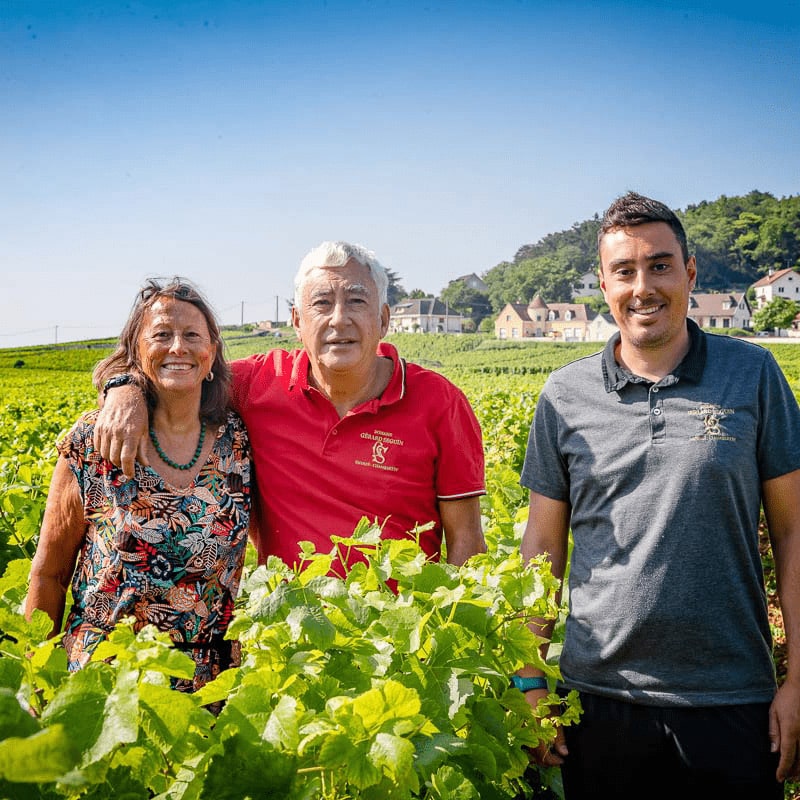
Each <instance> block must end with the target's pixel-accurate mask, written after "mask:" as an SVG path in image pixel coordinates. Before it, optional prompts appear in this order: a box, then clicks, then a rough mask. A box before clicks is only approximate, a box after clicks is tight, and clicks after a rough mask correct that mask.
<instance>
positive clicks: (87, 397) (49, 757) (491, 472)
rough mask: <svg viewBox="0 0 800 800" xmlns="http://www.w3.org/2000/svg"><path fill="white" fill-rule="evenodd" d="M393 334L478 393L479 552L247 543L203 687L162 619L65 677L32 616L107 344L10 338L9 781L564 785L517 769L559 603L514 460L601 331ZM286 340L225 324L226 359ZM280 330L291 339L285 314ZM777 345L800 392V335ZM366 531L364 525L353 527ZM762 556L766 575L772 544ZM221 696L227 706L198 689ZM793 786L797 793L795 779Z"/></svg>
mask: <svg viewBox="0 0 800 800" xmlns="http://www.w3.org/2000/svg"><path fill="white" fill-rule="evenodd" d="M389 341H393V342H394V343H395V344H397V346H398V348H399V349H400V352H401V354H402V355H404V356H405V357H406V358H407V359H409V360H411V361H415V362H417V363H421V364H423V365H425V366H428V367H430V368H432V369H436V370H438V371H441V372H442V373H443V374H445V375H446V376H448V377H449V378H451V379H452V380H453V381H454V382H455V383H456V384H457V385H459V386H460V387H461V388H462V389H463V390H464V392H465V393H466V394H467V396H468V397H469V399H470V401H471V402H472V403H473V406H474V408H475V411H476V414H477V415H478V418H479V420H480V423H481V426H482V429H483V434H484V446H485V452H486V470H487V490H488V491H487V495H486V496H485V497H484V498H483V499H482V504H483V505H482V509H483V514H484V526H485V531H486V538H487V543H488V545H489V553H487V554H486V555H485V556H482V557H478V558H477V559H476V560H475V563H474V564H470V565H468V566H466V567H462V568H455V567H450V566H448V565H444V564H442V565H432V564H431V565H423V564H421V563H420V561H419V559H418V553H417V551H416V548H415V546H414V545H413V543H411V544H410V545H409V546H402V547H401V546H397V544H395V545H393V546H392V547H385V548H380V547H379V548H378V550H377V551H376V552H374V553H373V554H372V555H371V556H370V558H369V563H368V566H367V567H364V568H363V569H362V570H361V571H360V572H359V573H358V574H353V573H351V574H350V575H349V576H348V578H347V579H346V580H345V581H340V580H338V579H333V578H328V577H326V572H327V563H328V562H327V561H326V556H325V554H319V555H318V556H316V557H314V558H312V559H310V562H309V564H308V565H307V567H306V569H304V570H303V571H301V572H300V573H299V574H293V573H291V572H290V571H288V570H287V569H286V568H285V567H283V566H282V565H280V564H271V565H270V568H269V569H264V568H260V569H258V570H256V569H255V568H254V563H253V562H254V559H253V554H252V551H250V552H249V556H248V567H247V576H248V577H247V580H246V581H245V584H244V586H243V590H242V595H241V597H240V600H239V603H238V616H237V619H236V621H235V623H234V627H233V630H234V631H235V633H236V635H237V636H238V638H239V639H240V641H241V642H242V646H243V652H244V662H243V666H242V668H241V669H240V670H231V671H229V672H227V673H224V674H223V676H222V677H220V678H219V679H217V680H216V681H214V682H212V683H211V684H210V685H209V686H208V687H206V689H204V690H203V692H202V693H201V694H198V695H182V694H178V693H175V692H172V691H170V690H169V689H168V688H167V687H166V685H165V682H166V680H167V676H168V675H176V674H182V672H181V671H184V672H185V671H186V669H187V664H186V663H185V659H186V657H185V656H183V655H182V654H180V653H177V652H176V651H174V650H173V649H172V648H170V647H169V646H168V645H167V644H165V643H164V641H163V638H162V637H160V636H157V635H155V634H153V633H141V634H139V635H138V636H134V635H133V634H132V632H131V631H130V629H129V628H128V627H126V626H125V625H120V626H119V627H118V629H117V631H116V632H115V633H114V634H112V636H111V637H110V640H109V643H108V644H107V645H105V646H104V647H105V650H104V651H102V655H103V656H104V658H105V660H102V659H98V660H97V661H96V662H93V663H92V664H90V665H89V667H87V668H86V669H84V670H83V671H81V672H80V673H76V674H75V675H73V676H68V675H67V673H66V671H65V663H64V656H63V651H62V650H60V648H57V647H55V648H54V647H53V644H52V643H46V642H45V641H44V640H45V638H46V632H47V629H48V624H47V623H46V622H45V621H43V620H42V619H41V618H39V617H38V615H37V617H36V618H34V620H33V621H32V622H31V623H27V622H25V620H24V619H23V618H22V617H21V616H20V614H19V609H20V603H21V600H22V598H23V596H24V592H25V584H26V578H27V571H28V567H29V559H30V557H31V556H32V555H33V552H34V549H35V545H36V537H37V534H38V530H39V525H40V521H41V515H42V512H43V508H44V502H45V498H46V491H47V485H48V482H49V478H50V475H51V472H52V468H53V464H54V460H55V450H54V442H55V441H56V439H57V438H58V436H59V435H60V434H61V433H62V432H63V431H64V430H65V429H66V428H67V427H68V426H69V425H71V424H72V422H73V421H74V420H75V418H76V417H77V416H78V414H79V413H80V412H81V411H82V410H85V409H88V408H91V407H93V406H94V404H95V400H96V393H95V390H94V389H93V387H92V385H91V370H92V368H93V366H94V364H95V363H96V362H97V361H98V360H99V359H100V358H102V357H103V356H104V355H106V354H107V352H108V351H109V346H110V345H109V343H98V344H93V345H92V346H90V347H89V346H86V345H85V344H76V345H73V346H67V345H62V346H60V347H32V348H25V349H17V350H0V433H1V435H0V571H2V569H5V568H6V566H7V565H8V568H7V569H6V572H5V576H4V577H3V578H2V579H0V797H3V798H26V800H27V798H60V797H69V798H78V797H80V798H97V799H98V800H99V798H111V797H126V798H131V799H133V798H140V797H141V798H149V797H156V798H163V799H164V800H167V798H170V799H171V800H178V799H182V800H191V799H193V798H198V800H199V799H200V798H205V797H212V796H214V797H227V798H241V797H245V796H253V797H281V798H287V799H288V800H301V799H302V800H306V798H307V799H308V800H311V798H327V800H346V798H359V800H372V799H373V798H374V800H383V798H417V797H426V798H440V800H445V798H452V800H461V799H462V798H480V797H492V798H502V797H510V796H513V794H514V792H516V791H521V790H524V791H527V792H528V796H530V797H537V798H553V797H558V796H559V792H560V789H559V786H560V784H559V775H558V773H557V771H549V772H548V771H542V772H541V773H534V774H533V775H531V774H530V773H528V777H527V778H523V777H522V776H523V772H524V769H525V764H526V757H525V751H524V749H523V747H524V745H526V744H531V743H533V742H535V741H536V740H537V739H538V738H539V737H544V738H546V737H548V736H549V735H552V731H551V728H549V727H548V723H547V721H544V720H532V719H531V718H530V715H529V713H528V710H527V704H525V702H524V700H523V699H522V697H521V695H519V693H517V692H516V691H509V690H508V675H509V674H511V673H512V672H513V671H514V670H515V669H517V668H518V667H519V665H520V664H521V663H522V662H524V661H526V660H529V659H536V658H538V654H537V652H538V651H537V643H536V641H534V640H533V638H532V637H531V635H530V633H529V632H528V629H527V626H526V619H527V615H528V614H531V613H537V614H549V615H551V616H556V615H557V614H558V609H557V607H556V605H555V600H554V590H555V588H556V587H555V582H554V581H553V580H552V578H551V577H550V575H549V571H548V569H547V567H546V565H544V564H535V565H524V564H522V563H521V560H520V558H519V555H518V542H519V534H520V531H521V526H522V524H523V523H524V520H525V517H526V504H527V498H526V494H525V492H524V491H523V490H522V488H521V487H520V486H519V483H518V476H519V470H520V468H521V465H522V459H523V456H524V452H525V444H526V441H527V434H528V428H529V426H530V422H531V419H532V416H533V411H534V408H535V405H536V400H537V397H538V393H539V391H540V389H541V387H542V385H543V383H544V381H545V379H546V377H547V375H548V374H549V373H550V372H551V371H552V370H553V369H556V368H558V367H559V366H561V365H563V364H565V363H566V362H568V361H571V360H573V359H574V358H578V357H580V356H583V355H587V354H589V353H592V352H596V351H597V350H598V349H600V345H597V344H585V345H578V344H564V343H541V342H536V343H532V342H500V341H497V340H495V339H493V338H490V337H488V336H480V335H476V336H466V335H465V336H445V335H433V336H431V335H426V336H422V335H413V334H403V335H397V336H394V337H389ZM275 343H276V340H275V339H272V338H267V337H260V336H253V335H246V334H242V333H238V332H227V333H226V348H227V354H228V356H229V357H230V358H237V357H241V356H245V355H248V354H250V353H254V352H260V351H262V350H263V349H265V348H266V347H268V346H270V345H274V344H275ZM280 344H281V346H284V347H286V346H289V347H290V346H293V345H294V344H296V343H295V342H294V340H293V337H292V336H291V335H290V333H289V332H286V335H284V337H283V338H282V339H281V340H280ZM769 348H770V349H771V350H772V351H773V352H774V353H775V356H776V358H777V360H778V362H779V364H780V365H781V367H782V369H783V370H784V373H785V374H786V375H787V377H788V379H789V381H790V383H791V385H792V387H793V389H794V391H795V394H796V395H798V394H800V345H795V344H788V343H787V344H783V343H781V344H775V345H769ZM375 537H376V531H375V530H373V529H370V527H369V525H365V526H363V529H359V530H358V531H356V532H355V533H354V546H361V547H367V546H368V545H370V544H374V542H375ZM765 567H766V568H767V574H768V579H771V572H770V563H769V561H768V557H767V560H766V561H765ZM354 572H355V570H354ZM387 577H391V578H393V579H394V580H396V581H397V582H398V587H399V592H398V594H394V593H393V592H392V591H390V590H388V589H387V588H386V582H385V581H386V578H387ZM558 631H559V627H558V626H557V629H556V634H555V636H554V640H557V639H558V636H559V633H558ZM775 634H776V637H777V638H778V640H780V638H781V636H782V631H781V630H780V629H779V628H776V630H775ZM548 669H549V670H550V672H551V674H555V668H553V667H549V668H548ZM222 699H225V700H226V706H225V710H224V711H223V713H222V714H221V715H220V716H219V717H214V716H213V715H211V714H210V713H209V712H208V711H207V710H206V709H205V708H204V707H203V704H204V703H211V702H213V701H216V700H222ZM520 703H521V704H520ZM566 713H567V714H568V715H569V714H574V713H575V712H574V711H572V710H568V711H567V712H566ZM234 778H235V780H234ZM548 787H549V788H548ZM786 796H787V798H788V797H797V796H798V795H797V793H796V792H795V787H789V788H787V794H786Z"/></svg>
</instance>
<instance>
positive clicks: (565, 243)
mask: <svg viewBox="0 0 800 800" xmlns="http://www.w3.org/2000/svg"><path fill="white" fill-rule="evenodd" d="M675 211H676V213H677V214H678V216H679V217H680V218H681V220H682V221H683V224H684V226H685V227H686V234H687V237H688V240H689V250H690V252H691V253H694V254H695V255H696V256H697V266H698V282H697V288H698V290H699V291H705V292H709V291H714V290H726V289H745V288H747V287H748V286H749V285H750V284H752V283H754V282H755V281H757V280H758V279H759V278H760V277H762V276H763V275H765V274H766V273H767V272H768V271H769V270H770V269H776V270H777V269H785V268H786V267H798V268H800V195H792V196H789V197H783V198H781V199H777V198H776V197H774V196H773V195H771V194H769V193H767V192H759V191H752V192H750V193H749V194H747V195H744V196H743V197H726V196H725V195H723V196H721V197H719V198H717V199H716V200H713V201H710V202H709V201H703V202H702V203H698V204H697V205H690V206H688V207H687V208H686V209H675ZM599 227H600V217H599V216H598V215H595V217H594V218H593V219H590V220H586V221H584V222H576V223H575V224H574V225H573V226H572V227H571V228H570V229H569V230H566V231H561V232H559V233H550V234H548V235H547V236H545V237H544V238H542V239H541V240H540V241H538V242H537V243H536V244H526V245H523V246H522V247H520V248H519V250H518V251H517V254H516V255H515V256H514V260H513V261H510V262H509V261H506V262H503V263H501V264H498V265H497V266H495V267H492V268H491V269H490V270H489V271H488V272H487V273H486V274H485V275H484V280H485V281H486V283H487V284H488V286H489V296H490V298H491V301H492V307H493V308H494V309H496V310H497V309H499V308H501V307H502V306H503V305H504V304H505V303H506V302H509V301H513V302H516V301H520V302H528V301H529V300H530V299H531V298H532V297H533V296H534V295H535V294H536V293H537V292H538V293H539V294H541V295H542V297H543V298H544V299H545V300H546V301H547V302H559V301H562V302H563V301H566V300H568V299H569V296H570V290H571V286H572V283H573V282H574V281H575V280H576V279H577V278H578V277H579V276H580V275H582V274H584V273H585V272H587V271H588V270H590V269H596V268H597V231H598V229H599Z"/></svg>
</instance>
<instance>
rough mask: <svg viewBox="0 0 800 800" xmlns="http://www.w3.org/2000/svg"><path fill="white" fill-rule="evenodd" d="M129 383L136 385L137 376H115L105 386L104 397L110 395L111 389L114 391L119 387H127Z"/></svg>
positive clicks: (125, 373) (127, 373) (127, 374)
mask: <svg viewBox="0 0 800 800" xmlns="http://www.w3.org/2000/svg"><path fill="white" fill-rule="evenodd" d="M129 383H136V376H135V375H131V373H130V372H123V373H122V374H121V375H114V377H113V378H109V379H108V380H107V381H106V382H105V383H104V384H103V397H105V396H106V395H107V394H108V390H109V389H114V388H115V387H117V386H126V385H127V384H129Z"/></svg>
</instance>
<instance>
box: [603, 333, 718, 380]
mask: <svg viewBox="0 0 800 800" xmlns="http://www.w3.org/2000/svg"><path fill="white" fill-rule="evenodd" d="M686 327H687V329H688V331H689V352H688V353H687V354H686V355H685V356H684V357H683V360H682V361H681V363H680V364H678V366H677V367H675V369H674V370H673V371H672V374H671V376H670V377H672V378H673V382H675V381H679V380H681V381H688V382H689V383H699V382H700V379H701V378H702V377H703V370H704V369H705V365H706V352H707V348H708V345H707V342H706V334H705V333H704V332H703V331H702V330H700V327H699V326H698V325H697V323H696V322H694V321H693V320H691V319H688V318H687V320H686ZM619 340H620V333H619V331H617V332H616V333H615V334H614V335H613V336H612V337H611V338H610V339H609V340H608V342H606V346H605V348H604V349H603V355H602V360H601V364H602V369H603V384H604V385H605V389H606V391H607V392H616V391H619V390H620V389H622V388H623V387H624V386H626V385H627V384H629V383H649V381H646V380H645V379H644V378H641V377H639V376H638V375H634V374H633V373H631V372H628V370H626V369H625V368H624V367H622V366H620V365H619V364H618V363H617V359H616V358H615V357H614V352H615V350H616V347H617V344H619Z"/></svg>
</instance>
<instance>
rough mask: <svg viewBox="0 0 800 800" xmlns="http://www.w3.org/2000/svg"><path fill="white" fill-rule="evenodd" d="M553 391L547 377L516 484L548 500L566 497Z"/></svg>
mask: <svg viewBox="0 0 800 800" xmlns="http://www.w3.org/2000/svg"><path fill="white" fill-rule="evenodd" d="M556 404H557V392H556V390H555V387H554V385H553V382H552V381H551V380H550V379H548V381H547V383H545V386H544V388H543V389H542V392H541V393H540V395H539V399H538V400H537V402H536V410H535V411H534V414H533V422H532V424H531V429H530V433H529V434H528V447H527V449H526V451H525V461H524V463H523V466H522V475H521V477H520V483H521V484H522V486H525V487H527V488H528V489H530V490H531V491H534V492H536V493H537V494H541V495H544V496H545V497H549V498H550V499H552V500H564V501H568V500H569V488H570V485H569V471H568V469H567V464H566V462H565V461H564V458H563V457H562V455H561V452H560V448H559V437H560V415H559V412H558V409H557V407H556Z"/></svg>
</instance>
